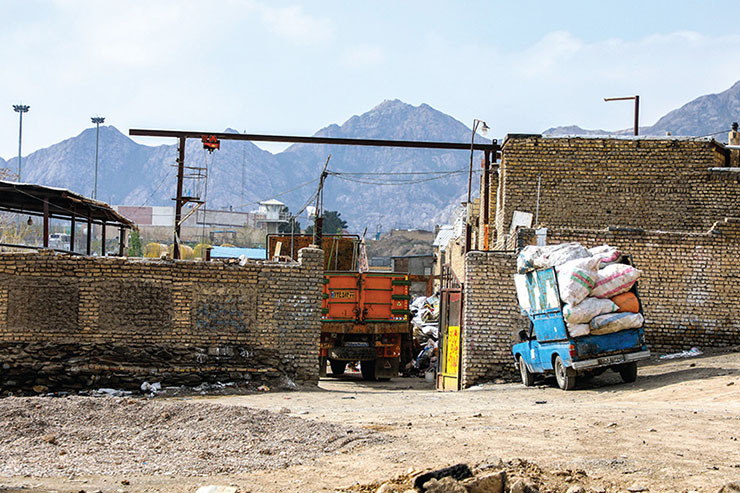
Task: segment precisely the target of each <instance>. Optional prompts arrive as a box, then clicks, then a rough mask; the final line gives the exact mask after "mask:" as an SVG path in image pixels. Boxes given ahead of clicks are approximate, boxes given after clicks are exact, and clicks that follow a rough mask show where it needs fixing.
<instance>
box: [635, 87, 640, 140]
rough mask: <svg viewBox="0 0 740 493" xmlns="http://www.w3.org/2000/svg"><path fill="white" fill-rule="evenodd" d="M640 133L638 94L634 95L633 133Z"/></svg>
mask: <svg viewBox="0 0 740 493" xmlns="http://www.w3.org/2000/svg"><path fill="white" fill-rule="evenodd" d="M638 133H640V96H635V135H637V134H638Z"/></svg>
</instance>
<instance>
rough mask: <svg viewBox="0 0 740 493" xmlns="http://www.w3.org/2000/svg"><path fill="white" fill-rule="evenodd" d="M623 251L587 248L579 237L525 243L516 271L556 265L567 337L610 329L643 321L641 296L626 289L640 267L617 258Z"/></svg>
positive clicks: (617, 329) (632, 281) (602, 246)
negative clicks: (575, 240) (557, 242)
mask: <svg viewBox="0 0 740 493" xmlns="http://www.w3.org/2000/svg"><path fill="white" fill-rule="evenodd" d="M621 257H622V253H621V252H620V251H619V249H617V248H616V247H612V246H609V245H601V246H598V247H594V248H590V249H588V250H587V249H585V248H584V247H583V246H581V245H580V244H579V243H563V244H560V245H550V246H527V247H525V248H523V249H522V251H521V253H520V254H519V256H518V257H517V271H518V272H519V273H520V274H523V273H527V272H530V271H533V270H536V269H547V268H550V267H554V268H555V270H556V272H557V278H558V291H559V293H558V294H559V295H560V299H561V300H562V302H563V303H565V306H564V307H563V319H564V321H565V323H566V326H567V330H568V333H569V334H570V336H571V337H581V336H585V335H588V334H594V335H601V334H611V333H613V332H619V331H621V330H626V329H632V328H639V327H642V325H643V323H644V319H643V316H642V315H641V314H640V302H639V300H638V299H637V296H636V295H635V294H634V293H632V292H630V290H631V289H632V286H633V285H634V284H635V282H637V279H638V278H639V277H640V275H641V274H642V271H640V270H639V269H636V268H634V267H632V266H631V265H628V264H622V263H618V262H619V260H620V258H621Z"/></svg>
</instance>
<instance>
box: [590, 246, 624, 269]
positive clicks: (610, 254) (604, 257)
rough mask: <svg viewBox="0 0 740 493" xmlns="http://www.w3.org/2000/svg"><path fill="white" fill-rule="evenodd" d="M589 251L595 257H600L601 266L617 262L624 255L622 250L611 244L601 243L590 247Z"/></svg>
mask: <svg viewBox="0 0 740 493" xmlns="http://www.w3.org/2000/svg"><path fill="white" fill-rule="evenodd" d="M588 253H590V254H591V256H593V257H598V258H599V261H600V263H599V268H600V269H601V268H603V267H606V266H607V265H609V264H611V263H614V262H616V261H617V260H619V257H621V256H622V252H620V251H619V250H618V249H617V247H612V246H609V245H601V246H597V247H593V248H589V249H588Z"/></svg>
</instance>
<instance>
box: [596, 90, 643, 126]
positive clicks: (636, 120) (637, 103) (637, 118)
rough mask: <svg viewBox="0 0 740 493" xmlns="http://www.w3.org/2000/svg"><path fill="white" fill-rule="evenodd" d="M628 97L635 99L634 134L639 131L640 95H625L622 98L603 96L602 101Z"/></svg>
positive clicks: (621, 99) (623, 99)
mask: <svg viewBox="0 0 740 493" xmlns="http://www.w3.org/2000/svg"><path fill="white" fill-rule="evenodd" d="M630 99H634V100H635V129H634V134H635V135H637V134H638V133H639V132H640V96H637V95H635V96H625V97H623V98H604V101H628V100H630Z"/></svg>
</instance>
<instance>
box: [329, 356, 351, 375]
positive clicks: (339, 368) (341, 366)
mask: <svg viewBox="0 0 740 493" xmlns="http://www.w3.org/2000/svg"><path fill="white" fill-rule="evenodd" d="M329 366H331V374H332V375H335V376H338V375H344V370H345V369H346V368H347V362H346V361H338V360H335V359H330V360H329Z"/></svg>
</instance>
